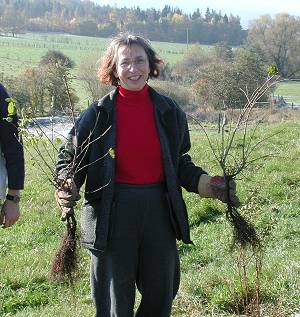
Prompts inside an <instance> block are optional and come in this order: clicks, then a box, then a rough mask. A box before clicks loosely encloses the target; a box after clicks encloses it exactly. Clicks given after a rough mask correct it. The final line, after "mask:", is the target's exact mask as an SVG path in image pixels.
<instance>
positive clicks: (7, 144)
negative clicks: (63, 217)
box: [0, 83, 25, 228]
mask: <svg viewBox="0 0 300 317" xmlns="http://www.w3.org/2000/svg"><path fill="white" fill-rule="evenodd" d="M0 155H1V156H2V157H1V159H2V160H3V159H4V162H5V166H6V172H7V187H6V184H2V195H1V193H0V195H1V196H0V208H1V212H0V226H3V227H4V228H7V227H10V226H12V225H14V224H15V223H16V222H17V220H18V219H19V217H20V206H19V201H20V191H21V190H22V189H23V188H24V175H25V164H24V151H23V145H22V143H21V142H20V139H19V135H18V116H17V111H16V105H15V102H14V101H13V99H12V98H11V97H10V95H9V94H8V92H7V91H6V89H5V87H4V86H3V85H2V84H1V83H0ZM4 172H5V170H4V171H3V170H2V171H1V172H0V173H2V175H1V176H2V178H4V177H5V175H4ZM3 185H5V187H6V188H3Z"/></svg>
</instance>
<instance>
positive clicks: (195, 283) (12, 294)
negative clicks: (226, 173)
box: [0, 121, 300, 317]
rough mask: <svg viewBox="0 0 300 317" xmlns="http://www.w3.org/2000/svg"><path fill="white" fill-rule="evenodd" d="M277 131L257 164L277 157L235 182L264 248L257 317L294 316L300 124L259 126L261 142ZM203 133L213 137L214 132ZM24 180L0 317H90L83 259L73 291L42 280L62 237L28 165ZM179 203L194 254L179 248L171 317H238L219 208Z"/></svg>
mask: <svg viewBox="0 0 300 317" xmlns="http://www.w3.org/2000/svg"><path fill="white" fill-rule="evenodd" d="M212 128H214V127H212ZM276 131H281V132H280V133H279V134H277V135H276V136H274V137H273V138H271V139H269V140H268V141H267V142H266V143H265V144H264V146H263V147H261V148H260V149H259V151H260V154H261V155H262V154H264V153H266V152H268V153H269V152H276V157H274V158H272V159H269V160H268V161H266V162H262V163H263V164H262V165H261V166H260V168H258V166H252V167H251V168H250V169H249V170H248V171H247V172H246V173H245V175H244V177H243V178H242V179H240V180H239V181H238V194H239V196H240V198H241V201H242V204H243V205H244V207H243V209H242V210H243V214H244V215H245V216H246V217H248V218H249V219H250V220H251V221H252V222H253V223H254V224H255V226H256V227H257V228H258V231H259V233H260V235H261V236H262V238H263V269H262V276H261V296H262V309H263V312H262V314H261V316H264V317H267V316H270V317H271V316H272V317H279V316H284V317H287V316H292V314H295V313H300V304H299V303H300V279H299V274H300V266H299V263H300V262H299V259H300V248H299V247H298V246H299V243H300V230H299V225H300V216H299V209H300V207H299V206H300V195H299V187H300V160H299V157H300V141H299V140H300V138H299V136H300V132H299V131H300V121H289V122H284V123H280V124H273V125H263V126H262V127H261V128H260V129H259V131H258V137H259V138H261V137H264V136H266V135H268V134H273V133H274V132H276ZM209 133H210V135H211V136H212V137H214V136H215V137H217V133H215V132H214V130H213V129H212V130H211V131H209ZM191 135H192V151H191V155H192V157H193V159H194V161H195V163H197V164H198V165H200V166H203V168H205V169H206V170H207V171H209V172H210V173H211V174H219V173H220V171H219V170H218V167H217V165H216V164H214V162H212V161H211V158H212V155H211V153H210V150H209V147H208V144H207V141H206V138H205V136H204V134H203V133H201V132H199V131H195V130H193V131H191ZM26 170H27V172H26V188H25V190H24V192H23V194H22V201H21V208H22V217H21V219H20V220H19V222H18V223H17V224H16V225H15V226H14V227H12V228H9V229H2V230H1V232H0V270H1V274H0V316H3V317H8V316H17V317H53V316H60V317H69V316H72V317H82V316H84V317H89V316H93V313H94V309H93V305H92V302H91V300H90V295H89V282H88V279H89V255H88V252H87V251H85V250H83V249H81V250H80V264H79V271H78V277H77V280H76V282H75V284H74V285H69V284H67V283H66V284H56V283H53V282H50V280H49V279H48V277H49V270H50V267H51V260H52V257H53V255H54V253H55V251H56V249H57V247H58V246H59V243H60V239H61V236H62V235H63V233H64V231H65V227H64V225H63V224H62V223H61V222H60V220H59V211H58V209H57V207H56V204H55V202H54V198H53V189H52V187H51V186H50V184H48V182H47V180H45V178H44V177H43V175H42V173H41V172H40V171H39V169H38V168H37V167H36V166H34V164H33V162H32V161H30V160H29V158H28V157H27V160H26ZM184 196H185V200H186V203H187V207H188V210H189V215H190V223H191V235H192V240H193V241H194V244H195V245H192V246H190V245H184V244H182V243H178V248H179V251H180V257H181V267H182V275H181V287H180V290H179V293H178V296H177V297H176V300H175V302H174V307H173V312H172V316H174V317H175V316H176V317H177V316H184V317H196V316H199V317H200V316H201V317H208V316H224V317H225V316H237V314H236V312H235V308H236V303H238V302H239V300H240V298H241V290H240V281H239V277H238V271H237V251H236V249H235V248H234V247H232V229H231V226H230V225H229V224H228V222H227V221H226V218H225V215H224V211H225V205H223V204H222V203H219V202H217V201H215V200H210V199H200V198H199V197H198V196H197V195H195V194H191V193H187V192H184ZM77 213H78V211H77ZM249 269H250V272H251V271H252V272H253V270H254V268H252V267H250V268H249ZM154 274H155V272H154Z"/></svg>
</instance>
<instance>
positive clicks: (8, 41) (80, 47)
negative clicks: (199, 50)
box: [0, 33, 300, 105]
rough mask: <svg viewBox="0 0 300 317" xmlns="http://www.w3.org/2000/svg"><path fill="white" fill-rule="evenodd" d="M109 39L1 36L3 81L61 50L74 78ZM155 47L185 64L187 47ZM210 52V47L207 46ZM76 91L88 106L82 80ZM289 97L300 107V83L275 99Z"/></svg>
mask: <svg viewBox="0 0 300 317" xmlns="http://www.w3.org/2000/svg"><path fill="white" fill-rule="evenodd" d="M108 42H109V39H107V38H94V37H85V36H77V35H68V34H53V33H45V34H44V33H27V34H21V35H18V36H17V37H15V38H13V37H4V36H2V37H1V36H0V81H2V79H3V76H9V75H10V74H14V75H17V74H20V73H22V72H23V71H24V70H25V69H27V68H30V67H33V66H36V65H37V64H38V63H39V61H40V59H41V57H42V56H43V55H45V54H46V52H47V51H48V50H59V51H62V52H63V53H64V54H65V55H67V56H69V57H70V58H71V59H72V60H73V61H74V62H75V68H74V70H73V74H74V76H75V77H76V76H77V75H78V70H79V65H80V64H81V63H82V62H83V61H85V60H86V58H87V57H88V56H91V55H93V56H95V55H96V56H97V55H99V58H100V57H101V54H102V53H103V51H104V49H105V47H106V46H107V44H108ZM152 44H153V47H154V48H155V49H156V51H157V52H158V53H159V55H160V56H161V57H162V58H163V59H164V60H165V62H166V63H169V64H170V65H174V64H175V63H176V62H177V61H179V60H181V59H182V57H183V55H184V53H185V52H186V50H187V47H186V44H180V43H166V42H153V43H152ZM203 47H204V49H208V47H209V46H203ZM73 87H74V88H75V90H76V93H77V95H78V96H79V98H80V104H81V105H86V104H87V101H88V98H87V96H86V93H85V91H84V89H83V87H82V84H81V82H80V81H79V80H76V79H74V82H73ZM278 94H279V95H283V96H288V99H287V101H288V102H294V103H295V104H300V82H284V83H280V85H279V86H278V88H277V90H276V91H275V95H278Z"/></svg>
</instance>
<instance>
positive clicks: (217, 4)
mask: <svg viewBox="0 0 300 317" xmlns="http://www.w3.org/2000/svg"><path fill="white" fill-rule="evenodd" d="M94 2H96V3H98V4H100V5H110V6H117V7H128V8H130V7H136V6H139V7H140V8H141V9H146V8H155V9H159V10H161V9H162V8H163V7H164V6H165V5H166V4H168V5H170V6H171V7H178V8H180V9H182V10H183V12H185V13H191V12H193V11H195V10H196V9H197V8H199V9H200V11H201V12H202V13H205V10H206V8H207V7H209V8H210V9H214V10H216V11H217V12H219V11H221V12H222V14H225V13H227V14H229V13H232V14H233V15H238V16H239V17H240V18H241V24H242V26H243V27H244V28H247V27H248V22H249V21H251V20H252V19H255V18H258V17H259V16H261V15H264V14H270V15H272V16H273V15H275V14H277V13H282V12H287V13H289V14H291V15H296V16H300V1H299V0H250V1H249V0H248V1H247V0H240V1H237V0H199V1H196V0H172V1H170V0H139V1H134V0H117V1H116V0H94Z"/></svg>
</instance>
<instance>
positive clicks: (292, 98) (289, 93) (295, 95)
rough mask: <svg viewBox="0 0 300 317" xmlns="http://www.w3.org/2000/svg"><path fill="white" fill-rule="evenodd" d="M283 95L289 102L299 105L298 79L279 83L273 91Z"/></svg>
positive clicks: (299, 90)
mask: <svg viewBox="0 0 300 317" xmlns="http://www.w3.org/2000/svg"><path fill="white" fill-rule="evenodd" d="M276 94H278V95H281V96H285V99H286V100H287V102H289V103H292V102H293V103H295V104H297V105H300V81H286V82H282V83H280V85H279V87H278V88H277V89H276V91H275V95H276Z"/></svg>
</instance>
